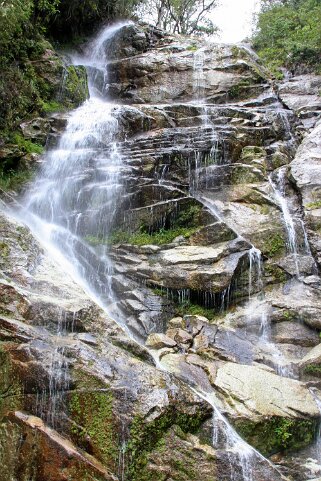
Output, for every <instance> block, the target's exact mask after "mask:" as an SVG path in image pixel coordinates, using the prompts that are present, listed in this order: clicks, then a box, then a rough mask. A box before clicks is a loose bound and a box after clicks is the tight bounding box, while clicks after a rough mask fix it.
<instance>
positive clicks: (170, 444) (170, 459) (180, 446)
mask: <svg viewBox="0 0 321 481" xmlns="http://www.w3.org/2000/svg"><path fill="white" fill-rule="evenodd" d="M215 461H216V457H215V452H214V449H212V448H209V447H206V446H204V445H198V446H197V447H196V448H194V446H193V438H192V437H191V436H190V435H188V434H186V433H184V431H182V429H181V428H180V427H178V426H173V427H172V428H170V429H169V430H168V432H167V433H165V435H164V436H163V437H162V438H161V439H160V440H159V441H158V442H157V443H156V444H155V446H154V448H153V450H152V451H151V452H150V453H148V454H147V455H146V463H145V464H144V466H140V468H139V470H137V471H134V472H133V473H132V478H130V479H131V480H132V481H166V480H167V479H169V476H170V479H171V480H173V481H199V480H200V479H202V481H216V480H217V467H216V463H215Z"/></svg>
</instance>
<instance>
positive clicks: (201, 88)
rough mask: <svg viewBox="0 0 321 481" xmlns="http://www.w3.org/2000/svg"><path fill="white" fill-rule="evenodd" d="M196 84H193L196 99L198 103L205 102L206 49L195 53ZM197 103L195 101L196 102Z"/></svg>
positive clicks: (194, 70)
mask: <svg viewBox="0 0 321 481" xmlns="http://www.w3.org/2000/svg"><path fill="white" fill-rule="evenodd" d="M193 58H194V65H193V67H194V69H193V72H194V75H193V77H194V82H193V93H194V99H196V102H197V103H203V102H204V93H205V75H204V63H205V52H204V48H200V49H198V50H196V51H195V52H194V55H193ZM194 101H195V100H194Z"/></svg>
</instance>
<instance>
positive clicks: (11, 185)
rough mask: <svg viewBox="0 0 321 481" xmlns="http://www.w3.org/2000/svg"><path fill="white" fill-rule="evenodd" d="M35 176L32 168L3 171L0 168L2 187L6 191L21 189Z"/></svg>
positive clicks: (0, 185)
mask: <svg viewBox="0 0 321 481" xmlns="http://www.w3.org/2000/svg"><path fill="white" fill-rule="evenodd" d="M33 176H34V172H33V171H32V170H27V169H25V170H18V171H15V170H10V171H9V172H6V173H4V172H2V171H1V170H0V189H2V190H4V191H9V190H19V189H20V188H21V187H22V186H23V185H24V184H25V183H26V182H29V181H30V180H31V179H32V178H33Z"/></svg>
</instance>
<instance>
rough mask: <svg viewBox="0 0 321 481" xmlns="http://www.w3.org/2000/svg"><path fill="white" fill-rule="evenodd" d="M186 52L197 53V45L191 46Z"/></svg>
mask: <svg viewBox="0 0 321 481" xmlns="http://www.w3.org/2000/svg"><path fill="white" fill-rule="evenodd" d="M186 50H189V51H191V52H196V50H198V46H197V45H196V44H192V45H189V46H188V47H187V48H186Z"/></svg>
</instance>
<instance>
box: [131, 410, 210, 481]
mask: <svg viewBox="0 0 321 481" xmlns="http://www.w3.org/2000/svg"><path fill="white" fill-rule="evenodd" d="M207 417H208V413H206V412H202V411H198V412H196V413H194V414H193V415H192V414H187V413H184V412H180V411H179V410H178V409H177V408H176V409H175V408H173V407H171V408H168V409H167V411H166V412H164V413H162V415H161V416H159V417H158V418H156V419H155V420H154V421H151V422H148V423H146V421H145V420H144V418H143V417H142V416H140V415H138V416H136V417H135V418H134V419H133V422H132V424H131V427H130V439H129V442H128V444H127V455H128V460H129V463H128V475H129V476H130V479H132V480H133V481H142V477H141V472H142V470H143V469H144V468H145V467H146V465H147V463H148V454H149V453H150V452H151V451H152V450H153V449H154V448H160V447H161V446H162V443H163V438H164V436H165V434H166V432H167V431H168V430H169V428H170V427H171V426H173V425H176V426H178V427H179V428H180V429H181V430H182V433H195V432H197V431H198V429H199V428H200V426H201V425H202V423H203V422H204V421H205V420H206V418H207ZM144 479H146V481H147V479H150V478H144Z"/></svg>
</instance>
